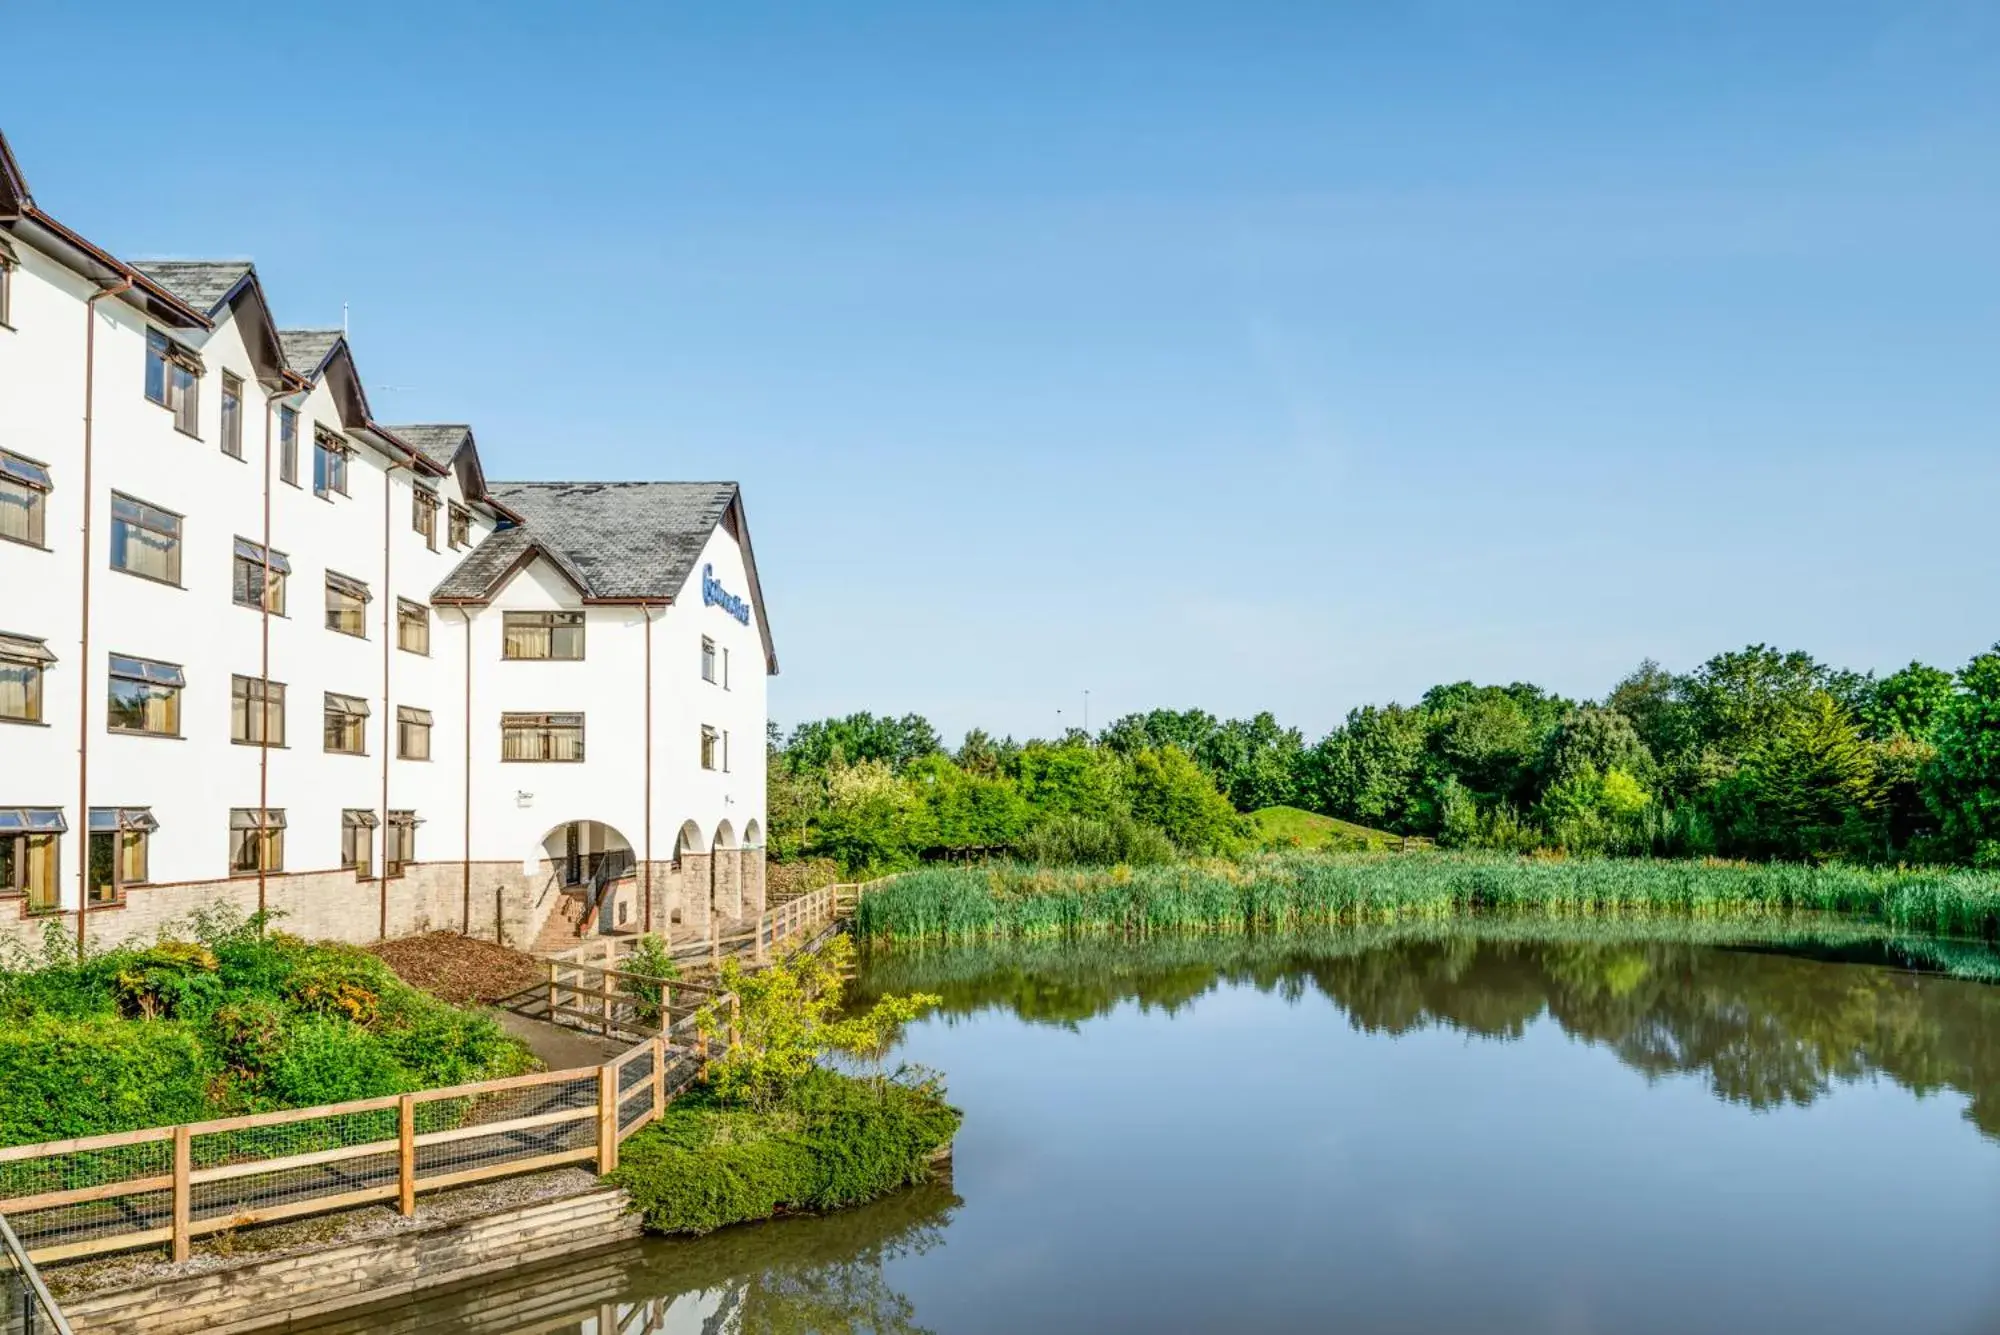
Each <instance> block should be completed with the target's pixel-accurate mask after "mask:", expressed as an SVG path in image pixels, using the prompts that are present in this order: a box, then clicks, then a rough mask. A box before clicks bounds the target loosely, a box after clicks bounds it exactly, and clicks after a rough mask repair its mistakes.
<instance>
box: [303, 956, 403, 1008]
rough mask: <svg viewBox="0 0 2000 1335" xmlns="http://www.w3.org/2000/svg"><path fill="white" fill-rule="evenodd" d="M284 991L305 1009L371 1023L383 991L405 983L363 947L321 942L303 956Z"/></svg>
mask: <svg viewBox="0 0 2000 1335" xmlns="http://www.w3.org/2000/svg"><path fill="white" fill-rule="evenodd" d="M284 986H285V994H286V996H288V997H289V998H290V999H291V1001H292V1002H293V1003H294V1004H296V1005H297V1006H299V1007H300V1008H301V1009H303V1010H309V1011H317V1012H319V1013H320V1014H322V1015H339V1016H343V1017H345V1018H346V1019H349V1020H352V1021H354V1023H356V1024H362V1025H365V1024H370V1023H372V1022H373V1021H374V1019H375V1016H376V1014H377V1012H378V1011H379V1010H380V1008H381V1005H382V994H383V993H384V992H386V991H390V990H392V989H394V988H397V987H401V986H404V984H402V983H401V982H400V981H398V979H397V978H396V976H395V974H393V973H391V972H390V971H389V966H388V965H386V964H384V963H382V961H380V960H378V959H376V958H375V957H374V956H373V955H370V954H369V953H368V952H366V951H364V950H356V949H354V948H353V947H351V946H333V945H321V946H317V947H314V948H313V949H312V950H311V951H310V952H309V953H307V954H306V956H305V957H304V958H303V959H301V960H300V961H299V962H298V964H297V966H296V967H295V968H294V969H293V970H292V972H291V974H290V975H289V977H288V978H287V979H286V981H285V985H284Z"/></svg>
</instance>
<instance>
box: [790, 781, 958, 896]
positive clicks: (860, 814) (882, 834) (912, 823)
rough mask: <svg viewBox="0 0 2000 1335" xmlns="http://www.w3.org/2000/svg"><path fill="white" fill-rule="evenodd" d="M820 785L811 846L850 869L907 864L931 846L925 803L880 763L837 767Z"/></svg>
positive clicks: (932, 839) (893, 867)
mask: <svg viewBox="0 0 2000 1335" xmlns="http://www.w3.org/2000/svg"><path fill="white" fill-rule="evenodd" d="M826 788H827V792H826V796H827V804H826V810H825V812H824V813H823V814H822V815H821V817H820V825H819V837H818V840H817V846H818V849H819V851H821V852H824V853H826V854H827V855H828V856H830V857H833V858H835V859H838V860H839V862H840V864H841V866H842V867H843V868H845V869H846V870H847V871H848V872H849V873H850V874H852V873H859V872H863V871H869V870H874V871H888V870H893V869H895V868H899V867H907V866H910V865H912V864H913V863H914V862H915V861H916V858H917V854H918V853H920V852H922V851H923V850H924V849H926V848H929V847H931V846H932V844H933V841H934V839H935V831H934V829H933V828H932V825H931V819H930V809H929V807H927V806H926V805H925V804H924V799H923V797H922V795H921V794H919V793H918V792H917V790H916V789H915V788H914V787H913V786H912V785H910V784H908V783H905V782H904V781H903V780H902V779H900V778H898V777H897V776H896V775H895V774H894V773H893V772H891V770H890V769H889V767H888V765H886V764H884V763H883V762H881V761H879V760H868V761H863V762H862V763H861V764H859V765H840V766H837V767H836V768H835V769H833V770H832V771H831V772H829V773H828V775H827V785H826Z"/></svg>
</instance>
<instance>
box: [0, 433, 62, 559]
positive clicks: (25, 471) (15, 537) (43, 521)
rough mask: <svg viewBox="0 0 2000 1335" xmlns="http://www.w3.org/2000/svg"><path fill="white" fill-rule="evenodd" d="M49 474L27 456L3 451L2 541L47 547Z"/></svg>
mask: <svg viewBox="0 0 2000 1335" xmlns="http://www.w3.org/2000/svg"><path fill="white" fill-rule="evenodd" d="M50 490H51V483H50V480H49V470H48V467H47V466H46V465H44V464H39V463H36V462H35V461H34V460H33V459H30V458H28V457H27V456H26V455H22V454H14V453H12V452H11V451H8V450H0V538H7V539H9V540H11V541H14V542H25V543H27V544H28V545H29V546H30V547H41V546H45V545H46V544H45V542H44V541H43V534H44V530H45V528H46V526H47V507H48V494H49V491H50Z"/></svg>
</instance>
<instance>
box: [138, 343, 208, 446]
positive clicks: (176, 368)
mask: <svg viewBox="0 0 2000 1335" xmlns="http://www.w3.org/2000/svg"><path fill="white" fill-rule="evenodd" d="M201 372H202V366H201V358H200V357H198V356H197V355H195V352H194V350H193V349H191V348H187V347H183V346H182V345H181V344H179V343H176V342H174V341H173V340H172V339H170V338H168V337H167V336H166V335H165V334H163V333H161V332H160V331H159V330H157V329H150V330H148V331H147V332H146V397H147V398H149V399H151V400H152V401H153V402H154V403H157V404H159V405H160V406H161V407H162V408H166V409H168V410H170V411H171V412H172V413H173V415H174V429H175V430H177V431H181V432H185V433H186V434H187V435H190V436H193V435H198V434H199V433H200V426H201Z"/></svg>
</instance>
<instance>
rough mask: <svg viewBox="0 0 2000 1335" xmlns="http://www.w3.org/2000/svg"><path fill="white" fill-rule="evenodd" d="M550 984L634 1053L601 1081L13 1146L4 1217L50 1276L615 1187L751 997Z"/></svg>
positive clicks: (1, 1204) (549, 1080) (783, 916)
mask: <svg viewBox="0 0 2000 1335" xmlns="http://www.w3.org/2000/svg"><path fill="white" fill-rule="evenodd" d="M852 889H853V887H841V886H829V887H827V888H826V889H824V890H816V891H813V892H812V893H811V894H810V895H804V896H800V897H799V898H797V899H794V900H791V901H789V902H787V903H785V904H781V905H778V906H777V907H775V908H772V909H770V910H768V911H767V912H766V913H764V914H763V915H762V917H761V918H760V919H759V920H758V922H757V923H756V924H755V925H754V927H753V929H752V930H751V931H749V932H746V933H744V934H743V936H744V938H746V939H747V941H748V944H749V947H750V949H749V950H748V951H746V952H744V953H747V954H750V955H752V956H753V957H754V958H755V959H758V960H766V959H769V958H770V957H771V956H772V955H774V954H781V953H782V952H784V951H785V950H787V949H790V948H793V947H795V946H798V945H801V944H806V943H809V942H810V941H811V940H812V939H814V938H816V937H817V935H818V934H819V933H820V932H821V931H823V930H825V929H827V928H829V927H831V926H832V925H833V923H834V922H835V921H836V918H837V915H838V913H839V912H840V910H841V909H842V908H843V907H845V906H847V905H849V904H850V903H851V902H852V900H851V894H843V893H842V892H843V891H850V892H851V891H852ZM612 958H613V959H614V960H615V955H614V956H613V957H612ZM537 986H538V987H539V988H542V989H544V997H545V1001H546V1009H547V1016H546V1018H548V1019H550V1020H551V1021H554V1022H556V1023H560V1024H564V1025H566V1026H568V1027H570V1028H575V1029H582V1030H586V1031H594V1032H597V1033H599V1034H600V1035H602V1036H605V1037H610V1038H615V1039H620V1040H628V1041H630V1042H631V1046H630V1047H629V1048H627V1049H626V1050H625V1051H624V1052H621V1053H620V1054H619V1055H617V1056H616V1057H613V1058H612V1059H611V1060H609V1061H607V1062H605V1063H604V1064H603V1065H602V1066H595V1067H589V1066H586V1067H578V1068H575V1069H572V1070H567V1071H549V1072H543V1073H540V1074H535V1075H523V1076H515V1077H512V1078H509V1079H504V1080H484V1081H480V1082H478V1083H475V1084H467V1085H457V1086H453V1087H450V1088H445V1089H427V1090H421V1091H419V1092H417V1093H413V1094H401V1095H389V1096H385V1097H381V1098H372V1099H358V1100H355V1101H352V1102H348V1103H337V1104H331V1105H328V1106H325V1107H318V1108H296V1109H289V1110H286V1111H283V1112H270V1113H255V1114H251V1115H247V1116H241V1117H222V1118H215V1119H212V1120H209V1121H205V1122H193V1123H186V1124H183V1125H179V1126H163V1127H152V1128H148V1129H146V1130H141V1131H119V1132H113V1133H109V1134H106V1135H98V1136H82V1137H78V1138H76V1139H73V1140H63V1141H50V1142H45V1143H43V1144H38V1145H15V1146H12V1147H8V1148H0V1216H4V1217H5V1219H6V1220H7V1221H9V1222H11V1223H12V1225H13V1227H14V1230H15V1232H16V1233H18V1234H19V1236H20V1238H21V1241H22V1243H23V1245H24V1247H25V1251H26V1255H27V1256H28V1258H29V1259H30V1260H32V1261H33V1262H35V1263H37V1264H46V1263H48V1262H51V1261H63V1260H71V1259H75V1258H78V1257H85V1256H96V1255H101V1254H103V1253H106V1252H117V1251H126V1250H130V1249H133V1248H139V1247H154V1246H165V1247H166V1248H168V1249H169V1251H170V1252H171V1254H172V1256H173V1258H174V1259H175V1260H177V1261H178V1260H185V1259H186V1258H187V1256H188V1251H189V1247H190V1244H191V1243H192V1242H193V1240H194V1239H195V1238H198V1237H204V1236H207V1235H209V1234H213V1233H220V1232H224V1231H226V1230H229V1229H235V1228H245V1227H249V1226H251V1225H256V1224H267V1223H274V1222H277V1221H280V1220H286V1219H296V1218H300V1217H303V1216H307V1215H315V1214H324V1213H328V1212H331V1211H335V1210H346V1209H351V1208H353V1207H356V1206H361V1205H374V1204H387V1203H390V1202H393V1203H394V1204H395V1208H396V1209H397V1211H398V1212H399V1213H401V1214H404V1215H410V1214H414V1213H415V1211H416V1204H417V1197H418V1196H419V1195H420V1194H422V1193H423V1192H427V1191H439V1190H442V1189H444V1188H447V1187H461V1186H467V1185H470V1184H472V1183H476V1182H487V1181H492V1180H494V1179H496V1178H503V1177H513V1176H517V1175H519V1174H522V1173H535V1172H541V1171H543V1170H545V1169H550V1168H556V1167H561V1166H564V1165H569V1164H588V1165H591V1166H592V1167H594V1168H595V1170H596V1171H597V1172H599V1173H605V1172H609V1171H610V1170H611V1169H613V1168H615V1167H617V1165H618V1146H619V1144H620V1143H621V1142H622V1141H624V1140H625V1139H626V1138H627V1137H628V1136H630V1135H631V1134H632V1133H633V1132H635V1131H637V1130H638V1129H639V1128H641V1127H643V1126H645V1125H646V1124H647V1123H649V1122H651V1121H653V1120H654V1119H655V1118H657V1117H659V1116H660V1115H661V1113H663V1112H664V1111H665V1110H666V1107H667V1105H668V1104H669V1103H670V1102H671V1101H672V1100H673V1098H674V1096H675V1095H676V1094H678V1093H679V1092H680V1091H681V1090H683V1089H685V1088H686V1087H687V1086H688V1085H689V1084H691V1083H693V1081H694V1080H695V1079H697V1078H699V1077H700V1076H701V1075H702V1074H703V1073H704V1072H705V1070H706V1066H707V1062H708V1056H709V1053H708V1042H707V1039H706V1037H705V1036H704V1035H703V1034H702V1033H701V1032H700V1030H699V1026H698V1024H697V1023H696V1016H697V1015H698V1013H699V1012H700V1011H701V1010H702V1009H703V1008H705V1007H708V1006H710V1005H717V1004H720V1005H721V1006H722V1007H723V1008H724V1011H723V1013H724V1014H725V1015H727V1016H728V1017H729V1019H728V1041H729V1042H731V1043H732V1044H733V1043H734V1042H735V1040H736V1026H735V1017H734V1005H735V1000H736V999H735V998H734V997H733V996H729V995H727V994H724V993H721V992H719V991H718V989H717V988H716V987H715V986H714V985H712V984H704V983H697V982H678V981H670V980H666V979H660V978H652V977H647V976H645V975H641V974H637V973H632V972H629V971H624V970H620V969H617V968H614V967H606V966H604V965H592V964H586V963H583V962H581V961H580V960H573V959H555V960H551V961H550V964H549V977H548V980H547V982H546V984H538V985H537ZM533 990H535V989H530V991H533Z"/></svg>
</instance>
